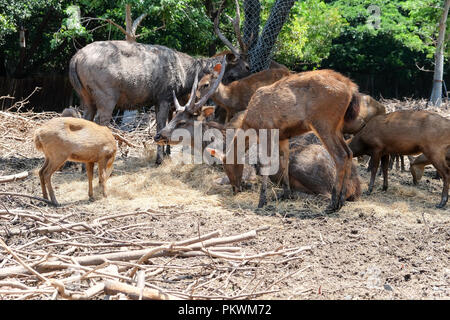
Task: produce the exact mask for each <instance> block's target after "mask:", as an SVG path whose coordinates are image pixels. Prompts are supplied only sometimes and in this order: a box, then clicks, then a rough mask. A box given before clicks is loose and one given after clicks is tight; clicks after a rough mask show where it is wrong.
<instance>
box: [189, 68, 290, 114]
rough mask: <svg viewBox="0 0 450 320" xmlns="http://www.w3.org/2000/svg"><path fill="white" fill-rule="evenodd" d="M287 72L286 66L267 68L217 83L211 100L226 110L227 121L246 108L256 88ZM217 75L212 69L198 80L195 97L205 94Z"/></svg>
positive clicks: (287, 73) (270, 82)
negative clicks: (227, 81) (228, 82)
mask: <svg viewBox="0 0 450 320" xmlns="http://www.w3.org/2000/svg"><path fill="white" fill-rule="evenodd" d="M289 74H290V72H289V69H287V68H276V69H267V70H264V71H260V72H257V73H254V74H252V75H250V76H248V77H245V78H243V79H240V80H236V81H233V82H231V83H230V84H228V85H224V84H222V83H219V86H218V88H217V90H216V91H215V92H214V94H213V95H212V96H211V100H212V101H214V103H215V104H216V105H217V106H219V107H221V108H223V109H225V110H226V114H227V115H226V118H225V122H228V121H229V120H230V119H231V118H232V117H233V116H234V115H235V114H236V113H237V112H239V111H243V110H245V109H246V108H247V105H248V102H249V101H250V98H251V97H252V96H253V94H254V93H255V91H256V90H257V89H258V88H260V87H263V86H267V85H269V84H272V83H274V82H276V81H278V80H280V79H281V78H283V77H286V76H288V75H289ZM218 75H219V72H217V71H214V72H212V73H210V74H207V75H205V76H204V77H203V78H202V79H201V80H200V82H199V84H198V90H197V93H196V95H197V98H200V97H203V96H204V95H205V94H206V92H207V91H208V90H209V88H210V87H211V85H212V84H213V83H214V82H216V81H217V77H218Z"/></svg>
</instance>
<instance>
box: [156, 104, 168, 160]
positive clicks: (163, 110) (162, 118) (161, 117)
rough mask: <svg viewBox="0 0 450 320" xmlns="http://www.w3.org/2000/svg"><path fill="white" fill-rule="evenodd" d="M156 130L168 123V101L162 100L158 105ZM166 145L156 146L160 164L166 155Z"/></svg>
mask: <svg viewBox="0 0 450 320" xmlns="http://www.w3.org/2000/svg"><path fill="white" fill-rule="evenodd" d="M155 108H156V132H160V131H161V130H162V129H163V128H164V127H165V126H166V123H167V118H168V116H169V109H170V104H169V103H168V102H167V101H161V102H159V104H157V105H156V107H155ZM163 151H164V146H160V145H158V146H157V147H156V164H157V165H160V164H161V163H162V160H163V156H164V152H163Z"/></svg>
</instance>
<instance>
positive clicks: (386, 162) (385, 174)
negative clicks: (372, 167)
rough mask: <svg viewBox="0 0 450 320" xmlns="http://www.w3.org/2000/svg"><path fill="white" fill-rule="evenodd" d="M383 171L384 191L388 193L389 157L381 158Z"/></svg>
mask: <svg viewBox="0 0 450 320" xmlns="http://www.w3.org/2000/svg"><path fill="white" fill-rule="evenodd" d="M381 169H382V170H383V191H386V190H387V188H388V169H389V155H384V156H382V157H381Z"/></svg>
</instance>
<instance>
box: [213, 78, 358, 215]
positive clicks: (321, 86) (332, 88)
mask: <svg viewBox="0 0 450 320" xmlns="http://www.w3.org/2000/svg"><path fill="white" fill-rule="evenodd" d="M358 98H359V95H358V87H357V85H356V84H354V83H353V82H352V81H351V80H350V79H348V78H347V77H344V76H343V75H341V74H340V73H337V72H335V71H333V70H318V71H310V72H303V73H300V74H292V75H289V76H286V77H284V78H282V79H281V80H279V81H277V82H275V83H274V84H272V85H268V86H264V87H261V88H259V89H258V90H256V92H255V94H254V95H253V96H252V98H251V100H250V102H249V104H248V107H247V109H246V110H245V111H244V112H243V116H242V121H240V123H239V124H237V125H236V128H239V129H242V130H244V132H245V130H248V129H255V130H259V129H269V130H270V129H276V130H279V148H280V151H281V154H280V159H281V167H282V168H285V170H284V174H283V185H284V189H285V194H288V193H289V174H288V168H289V138H291V137H294V136H297V135H301V134H304V133H306V132H309V131H314V132H315V133H316V134H317V135H318V136H319V138H320V139H321V141H322V142H323V144H324V146H325V148H326V149H327V150H328V152H329V153H330V155H331V156H332V158H333V161H334V162H335V165H336V172H337V174H336V181H335V183H334V186H335V187H334V189H333V192H332V197H331V204H330V206H329V207H328V208H327V210H326V211H327V212H332V211H337V210H339V209H340V208H341V207H342V205H343V203H344V202H345V195H346V190H345V185H346V181H347V179H348V178H349V177H350V173H351V165H352V152H351V150H350V149H349V148H348V146H347V144H346V143H345V141H344V138H343V136H342V128H343V125H344V121H351V120H354V119H355V118H356V116H357V115H358V107H359V101H358ZM236 139H237V136H235V137H234V138H233V143H232V146H234V149H235V150H231V148H230V149H229V150H228V151H227V154H226V155H224V156H223V158H222V160H223V163H224V170H225V172H226V174H227V176H228V177H229V178H230V182H231V184H232V186H233V188H239V187H240V185H241V181H240V179H241V176H242V169H243V164H238V163H237V162H238V161H237V151H236V148H237V143H236ZM248 147H249V146H248V144H246V150H248ZM269 147H270V146H269ZM217 151H218V152H220V150H217ZM211 152H212V153H213V154H216V152H215V151H214V150H211ZM233 153H234V159H232V158H231V156H229V155H230V154H233ZM269 154H270V150H269ZM225 160H227V161H225ZM230 161H231V162H232V163H230ZM267 179H268V177H267V175H264V176H263V182H262V186H261V193H260V201H259V204H258V206H259V207H262V206H263V205H264V204H265V203H266V188H267Z"/></svg>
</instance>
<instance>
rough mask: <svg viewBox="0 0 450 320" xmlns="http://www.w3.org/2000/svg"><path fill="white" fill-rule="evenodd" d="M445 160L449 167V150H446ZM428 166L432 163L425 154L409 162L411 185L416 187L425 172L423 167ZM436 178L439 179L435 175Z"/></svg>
mask: <svg viewBox="0 0 450 320" xmlns="http://www.w3.org/2000/svg"><path fill="white" fill-rule="evenodd" d="M445 159H446V161H447V165H448V166H450V149H449V150H447V154H446V156H445ZM430 164H432V163H431V161H430V160H429V159H428V158H427V156H426V155H425V154H421V155H420V156H418V157H417V158H415V159H414V160H413V161H410V166H409V171H410V172H411V175H412V177H413V183H414V184H415V185H417V184H418V183H419V181H420V179H422V176H423V172H424V171H425V166H427V165H430ZM437 177H438V178H439V174H437Z"/></svg>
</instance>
